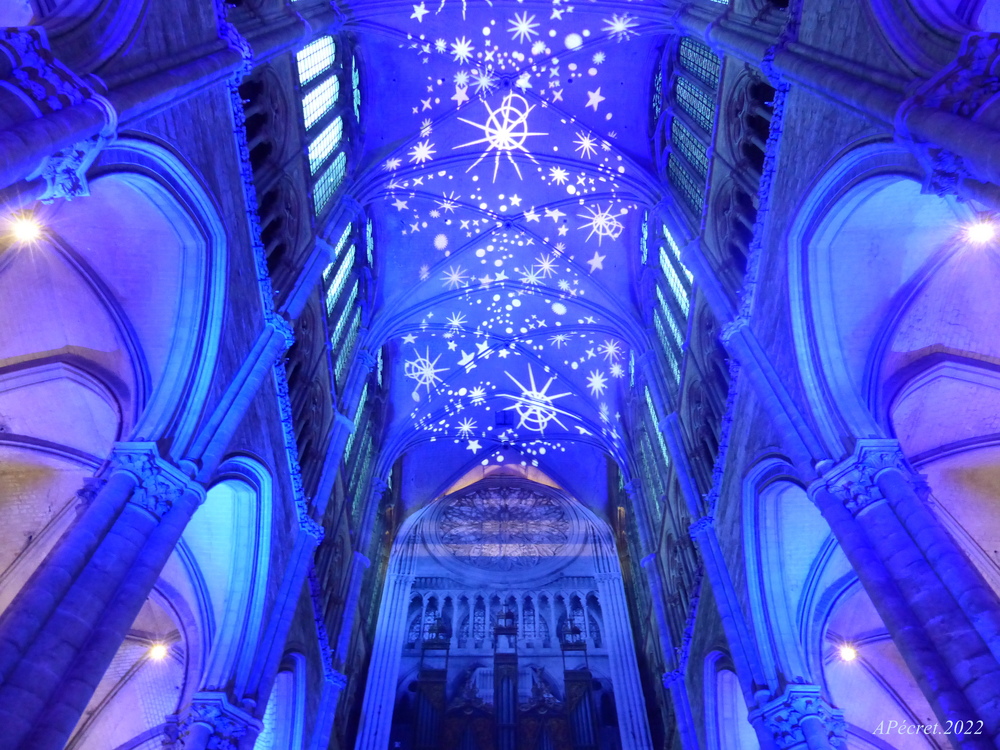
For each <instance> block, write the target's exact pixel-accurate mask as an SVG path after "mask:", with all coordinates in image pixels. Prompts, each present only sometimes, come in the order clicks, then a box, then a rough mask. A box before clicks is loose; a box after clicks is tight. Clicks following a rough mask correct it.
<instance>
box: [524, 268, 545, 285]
mask: <svg viewBox="0 0 1000 750" xmlns="http://www.w3.org/2000/svg"><path fill="white" fill-rule="evenodd" d="M521 282H522V283H524V284H541V283H542V278H541V276H539V275H538V271H537V270H536V269H535V268H525V269H522V270H521Z"/></svg>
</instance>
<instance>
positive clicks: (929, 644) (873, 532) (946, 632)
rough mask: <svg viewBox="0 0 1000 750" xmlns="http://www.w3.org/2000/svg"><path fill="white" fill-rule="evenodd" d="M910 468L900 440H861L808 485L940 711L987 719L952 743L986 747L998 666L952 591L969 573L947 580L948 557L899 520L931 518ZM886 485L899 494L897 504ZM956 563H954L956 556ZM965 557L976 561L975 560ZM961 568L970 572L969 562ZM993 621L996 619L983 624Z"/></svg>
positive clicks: (997, 695) (946, 716) (991, 733)
mask: <svg viewBox="0 0 1000 750" xmlns="http://www.w3.org/2000/svg"><path fill="white" fill-rule="evenodd" d="M902 470H905V471H906V472H907V473H908V474H909V475H911V476H912V472H911V471H910V470H909V469H908V468H907V467H906V466H905V462H904V461H903V459H902V454H901V453H899V450H898V445H897V444H896V442H895V441H885V440H861V441H858V444H857V447H856V449H855V452H854V455H852V456H851V457H849V458H848V459H846V460H845V461H844V462H842V463H841V464H839V465H838V466H836V467H834V468H833V469H832V470H831V471H829V472H828V473H827V474H826V475H825V476H824V477H823V479H821V480H820V481H818V482H817V483H815V484H814V485H813V486H812V487H811V488H810V496H811V497H812V499H813V502H815V503H816V505H817V507H818V508H819V510H820V511H821V512H822V514H823V516H824V518H826V520H827V522H828V523H829V524H830V529H831V531H833V533H834V535H835V536H836V537H837V540H838V541H839V543H840V545H841V548H842V549H843V550H844V553H845V555H846V556H847V558H848V560H849V561H850V562H851V564H852V566H853V568H854V570H855V572H856V573H857V575H858V577H859V579H860V580H861V583H862V585H863V586H864V587H865V590H866V591H867V592H868V594H869V596H870V597H871V600H872V603H873V604H874V605H875V608H876V609H877V610H878V612H879V615H880V616H881V617H882V620H883V622H884V623H885V626H886V628H887V629H888V630H889V633H890V634H891V635H892V637H893V640H894V641H895V643H896V646H897V647H898V648H899V650H900V653H901V654H902V656H903V658H904V660H905V661H906V663H907V666H908V667H909V668H910V671H911V673H912V674H913V676H914V678H915V680H916V681H917V684H918V685H919V686H920V688H921V690H922V691H923V692H924V695H925V696H926V697H927V699H928V701H929V702H930V704H931V707H932V708H933V709H934V712H935V714H936V715H937V716H938V718H939V719H940V720H941V721H942V722H945V721H949V720H950V721H969V720H974V719H982V720H983V722H984V724H985V729H986V732H985V733H984V734H983V735H979V736H974V735H964V736H962V735H955V736H953V737H952V741H953V742H954V743H955V744H957V745H958V746H959V747H970V748H971V747H987V746H989V745H990V744H991V743H990V742H989V739H988V738H989V737H993V738H996V737H997V735H998V733H1000V715H998V713H997V712H998V710H1000V704H998V701H1000V687H998V683H997V679H998V677H1000V673H998V669H1000V665H998V664H997V660H996V658H995V657H994V655H993V653H992V652H991V651H990V649H989V647H988V645H987V643H986V642H985V641H984V639H983V636H982V635H981V633H980V630H979V629H977V626H976V624H974V623H973V622H972V621H970V618H969V617H968V616H967V614H966V612H965V611H963V608H962V606H960V605H959V603H958V601H956V599H955V597H954V596H953V594H952V591H951V589H954V588H955V587H956V586H961V581H958V582H949V583H947V584H946V583H945V582H943V581H942V578H941V577H940V574H939V573H937V572H935V568H934V566H935V565H940V562H935V563H934V564H933V565H932V563H931V562H930V561H929V559H928V556H925V552H924V551H923V550H922V549H921V547H920V546H918V543H917V542H916V541H915V540H914V538H913V537H912V536H911V535H910V532H908V530H907V528H906V525H905V524H904V523H902V522H901V521H900V517H899V516H898V515H897V509H899V512H900V513H904V515H905V517H906V518H907V523H908V524H909V525H910V526H911V528H912V529H913V530H914V531H916V530H917V529H918V521H919V520H921V519H922V521H923V522H924V523H927V522H928V519H927V518H926V517H924V516H923V515H922V513H921V512H919V511H918V510H916V509H914V507H913V505H914V503H915V502H916V501H918V500H919V498H917V497H916V496H915V494H914V493H913V490H912V487H908V488H903V487H902V486H900V483H899V482H900V480H901V479H902V480H903V482H904V483H906V481H907V480H905V478H904V474H903V473H902ZM883 487H884V488H885V490H886V491H888V492H890V494H892V495H893V496H894V500H893V501H892V502H889V501H887V500H886V498H885V496H884V494H883V489H882V488H883ZM921 502H922V501H921ZM893 503H895V505H893ZM928 512H929V511H928ZM933 525H934V524H931V526H933ZM919 528H920V529H921V530H922V531H924V532H927V531H928V529H927V528H926V527H924V526H920V527H919ZM941 531H942V532H943V529H942V530H941ZM928 536H931V537H933V536H934V535H932V534H929V533H928V534H927V535H926V536H924V537H923V539H924V542H923V543H924V544H926V543H927V537H928ZM938 541H940V540H938ZM926 549H927V550H928V552H930V551H931V548H930V547H926ZM949 563H950V564H952V565H954V564H956V562H955V560H954V559H950V560H949ZM965 565H966V566H969V567H970V568H971V563H969V562H968V560H965ZM955 575H956V576H957V575H958V573H957V572H956V573H955ZM963 575H965V576H967V577H971V575H970V571H969V570H965V572H964V574H963ZM973 601H974V598H973ZM979 603H980V604H981V603H982V602H979ZM966 606H971V604H970V603H969V602H968V601H967V602H966ZM988 627H989V623H988V622H987V623H985V624H980V625H979V628H988Z"/></svg>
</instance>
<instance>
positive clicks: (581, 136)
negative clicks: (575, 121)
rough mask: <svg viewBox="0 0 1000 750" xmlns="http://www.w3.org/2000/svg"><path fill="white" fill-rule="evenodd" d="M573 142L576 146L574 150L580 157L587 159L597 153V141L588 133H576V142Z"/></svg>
mask: <svg viewBox="0 0 1000 750" xmlns="http://www.w3.org/2000/svg"><path fill="white" fill-rule="evenodd" d="M573 142H574V143H575V144H576V150H577V151H579V152H580V156H583V157H589V156H593V155H594V154H596V153H597V139H596V138H594V136H592V135H591V134H590V133H577V134H576V140H575V141H573Z"/></svg>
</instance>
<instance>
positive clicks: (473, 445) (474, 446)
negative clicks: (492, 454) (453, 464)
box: [465, 440, 483, 453]
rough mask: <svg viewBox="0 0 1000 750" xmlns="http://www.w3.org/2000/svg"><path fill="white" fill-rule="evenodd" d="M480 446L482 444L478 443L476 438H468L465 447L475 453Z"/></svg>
mask: <svg viewBox="0 0 1000 750" xmlns="http://www.w3.org/2000/svg"><path fill="white" fill-rule="evenodd" d="M482 447H483V446H481V445H480V444H479V441H478V440H470V441H469V444H468V446H466V448H465V449H466V450H468V451H472V452H473V453H475V452H476V451H479V450H482Z"/></svg>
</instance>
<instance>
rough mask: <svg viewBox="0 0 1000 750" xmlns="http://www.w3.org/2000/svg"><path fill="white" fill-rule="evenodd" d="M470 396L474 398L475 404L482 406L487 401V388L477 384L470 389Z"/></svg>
mask: <svg viewBox="0 0 1000 750" xmlns="http://www.w3.org/2000/svg"><path fill="white" fill-rule="evenodd" d="M469 398H470V399H471V400H472V405H473V406H480V405H481V404H485V403H486V389H485V388H483V387H482V386H478V385H477V386H476V387H475V388H473V389H472V390H470V391H469Z"/></svg>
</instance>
